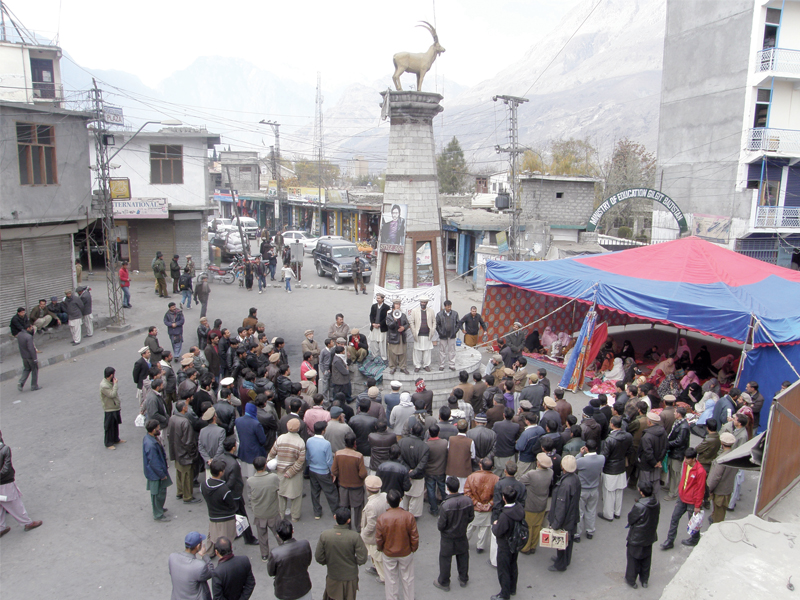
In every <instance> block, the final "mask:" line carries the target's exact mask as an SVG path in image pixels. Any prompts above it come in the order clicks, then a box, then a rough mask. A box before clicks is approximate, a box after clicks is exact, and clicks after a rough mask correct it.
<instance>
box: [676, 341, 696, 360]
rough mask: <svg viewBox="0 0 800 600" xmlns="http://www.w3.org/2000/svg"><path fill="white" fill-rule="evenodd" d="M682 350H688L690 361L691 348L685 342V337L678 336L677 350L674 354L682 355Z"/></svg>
mask: <svg viewBox="0 0 800 600" xmlns="http://www.w3.org/2000/svg"><path fill="white" fill-rule="evenodd" d="M684 352H688V354H689V362H691V361H692V350H691V348H689V344H688V343H687V342H686V338H680V339H679V340H678V350H677V351H676V352H675V355H676V356H682V355H683V353H684Z"/></svg>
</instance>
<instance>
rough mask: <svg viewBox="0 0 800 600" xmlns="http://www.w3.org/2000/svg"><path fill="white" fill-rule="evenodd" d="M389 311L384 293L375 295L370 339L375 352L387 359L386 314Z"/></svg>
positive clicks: (370, 314) (371, 315) (370, 318)
mask: <svg viewBox="0 0 800 600" xmlns="http://www.w3.org/2000/svg"><path fill="white" fill-rule="evenodd" d="M388 313H389V305H388V304H386V303H384V296H383V294H376V295H375V304H373V305H372V308H371V309H370V311H369V323H370V325H369V341H370V342H372V343H373V346H372V348H373V349H374V350H375V354H380V357H381V358H382V359H383V360H384V361H386V360H387V354H386V332H387V331H388V329H387V327H386V315H387V314H388Z"/></svg>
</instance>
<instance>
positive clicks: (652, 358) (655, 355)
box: [642, 345, 662, 362]
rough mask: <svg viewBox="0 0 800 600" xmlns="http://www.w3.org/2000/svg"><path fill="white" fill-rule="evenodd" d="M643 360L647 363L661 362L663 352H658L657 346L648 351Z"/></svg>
mask: <svg viewBox="0 0 800 600" xmlns="http://www.w3.org/2000/svg"><path fill="white" fill-rule="evenodd" d="M642 358H643V359H644V360H645V361H647V362H659V361H660V360H662V358H661V352H659V351H658V346H655V345H654V346H653V347H652V348H650V349H649V350H648V351H646V352H645V353H644V355H643V356H642Z"/></svg>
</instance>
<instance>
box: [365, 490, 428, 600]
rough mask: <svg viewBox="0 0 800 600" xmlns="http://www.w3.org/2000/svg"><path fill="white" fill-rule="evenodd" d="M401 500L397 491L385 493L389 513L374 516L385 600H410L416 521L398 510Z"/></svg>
mask: <svg viewBox="0 0 800 600" xmlns="http://www.w3.org/2000/svg"><path fill="white" fill-rule="evenodd" d="M401 497H402V493H401V492H399V491H397V490H391V491H389V492H387V494H386V501H387V502H388V503H389V510H387V511H386V512H385V513H383V514H382V515H381V516H379V517H378V521H377V524H376V526H375V542H376V545H377V547H378V551H379V552H383V554H384V559H383V567H384V573H385V575H386V600H400V598H401V597H402V598H404V600H413V598H414V552H416V551H417V548H419V532H418V531H417V520H416V519H415V518H414V517H413V516H412V515H411V513H409V512H407V511H406V510H403V509H402V508H400V500H401ZM401 586H402V589H403V593H402V595H401V593H400V587H401Z"/></svg>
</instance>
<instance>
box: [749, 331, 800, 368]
mask: <svg viewBox="0 0 800 600" xmlns="http://www.w3.org/2000/svg"><path fill="white" fill-rule="evenodd" d="M753 319H755V321H756V323H758V326H759V327H761V329H763V330H764V333H766V334H767V337H768V338H769V341H770V342H772V345H773V346H775V349H776V350H777V351H778V354H780V355H781V356H782V357H783V360H785V361H786V364H788V365H789V366H790V367H791V369H792V371H794V374H795V375H797V378H798V379H800V373H798V372H797V369H795V368H794V365H793V364H792V361H790V360H789V359H788V358H786V355H785V354H784V353H783V350H781V347H780V346H778V344H777V342H776V341H775V340H774V339H773V338H772V335H770V333H769V330H768V329H767V328H766V327H764V324H763V323H762V322H761V321H759V320H758V317H756V316H755V315H753Z"/></svg>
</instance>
